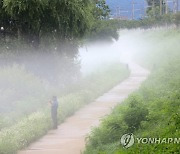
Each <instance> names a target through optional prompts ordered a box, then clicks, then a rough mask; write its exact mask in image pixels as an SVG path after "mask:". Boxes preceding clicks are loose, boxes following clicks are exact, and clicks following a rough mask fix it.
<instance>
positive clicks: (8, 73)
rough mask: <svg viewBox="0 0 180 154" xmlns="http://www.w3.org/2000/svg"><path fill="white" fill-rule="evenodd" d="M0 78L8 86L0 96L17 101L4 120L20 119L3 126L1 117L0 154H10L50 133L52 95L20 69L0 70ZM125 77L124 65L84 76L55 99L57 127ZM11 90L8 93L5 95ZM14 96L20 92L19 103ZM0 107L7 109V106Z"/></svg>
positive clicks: (38, 81) (126, 73)
mask: <svg viewBox="0 0 180 154" xmlns="http://www.w3.org/2000/svg"><path fill="white" fill-rule="evenodd" d="M0 74H1V78H0V79H1V80H0V82H1V84H3V83H9V86H7V85H8V84H5V85H6V88H7V87H8V88H9V89H6V91H5V92H4V96H6V97H4V99H5V100H6V99H7V98H11V97H13V96H14V97H13V98H14V99H15V100H17V101H15V102H13V104H8V106H9V107H10V108H12V109H13V107H16V109H14V111H13V110H11V111H12V112H11V111H9V112H6V115H9V118H7V119H9V121H10V120H11V117H12V115H13V114H14V116H15V117H18V116H20V115H21V116H20V117H21V118H17V120H14V119H13V120H12V122H11V124H7V121H6V118H5V117H4V115H5V113H4V114H2V115H1V121H2V122H1V124H2V125H1V131H0V154H14V153H16V152H17V150H19V149H22V148H24V147H26V146H28V145H29V144H30V143H31V142H33V141H35V140H37V139H38V138H40V137H41V136H42V135H44V134H46V133H47V131H48V130H49V129H51V126H52V124H51V117H50V107H48V99H49V98H48V97H49V95H51V94H52V93H53V91H52V92H51V93H48V92H49V91H46V89H45V88H44V87H43V84H42V82H41V81H40V80H39V79H38V78H37V77H36V76H33V75H32V74H31V73H29V72H27V71H26V70H25V69H23V68H21V67H20V66H13V67H11V68H10V67H9V68H3V69H1V70H0ZM13 74H15V75H13ZM128 75H129V71H128V70H127V69H126V66H125V65H123V64H114V65H109V66H108V67H106V68H103V69H102V70H101V71H96V72H94V73H92V74H90V75H88V76H86V77H85V78H84V79H82V80H81V81H79V82H78V83H77V84H75V85H73V86H71V90H70V91H71V92H68V93H67V92H65V95H63V96H62V94H60V95H59V96H58V98H59V99H58V100H59V112H58V121H59V123H61V122H63V121H64V120H65V119H66V117H68V116H70V115H72V114H74V113H75V111H77V110H78V109H79V108H81V107H82V106H84V105H85V104H87V103H90V102H91V101H93V100H95V99H96V98H97V97H98V96H100V95H101V94H103V93H104V92H106V91H108V90H109V89H111V88H112V87H113V86H114V85H116V84H117V83H119V82H121V81H122V80H124V79H125V78H127V77H128ZM20 81H21V82H20ZM11 85H13V87H14V89H13V88H11ZM11 89H12V91H11V92H8V90H11ZM23 89H24V90H23ZM16 92H18V93H19V92H23V93H24V96H26V97H24V99H22V100H21V102H19V101H18V97H17V96H16V97H15V95H16ZM37 92H38V93H37ZM25 94H26V95H25ZM38 96H39V98H38ZM9 102H11V100H9ZM17 102H19V103H17ZM1 105H2V104H1ZM12 105H13V106H12ZM4 106H5V107H7V109H8V106H6V105H4ZM24 113H25V114H24ZM3 121H4V123H3ZM3 124H4V125H3Z"/></svg>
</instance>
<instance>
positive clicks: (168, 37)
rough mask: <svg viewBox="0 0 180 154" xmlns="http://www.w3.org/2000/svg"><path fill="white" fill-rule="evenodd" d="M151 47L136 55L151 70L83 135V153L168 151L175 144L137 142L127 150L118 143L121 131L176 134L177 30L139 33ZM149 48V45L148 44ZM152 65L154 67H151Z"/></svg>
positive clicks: (179, 96)
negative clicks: (120, 101) (98, 124)
mask: <svg viewBox="0 0 180 154" xmlns="http://www.w3.org/2000/svg"><path fill="white" fill-rule="evenodd" d="M140 37H142V38H146V39H145V40H146V41H149V42H148V43H149V45H150V44H151V48H150V49H148V48H147V50H145V49H144V51H145V52H141V53H140V54H139V55H141V56H142V57H141V58H140V57H136V59H137V61H138V62H139V63H140V64H142V65H143V66H146V67H147V68H149V69H151V71H152V72H151V75H150V76H149V77H148V79H147V80H146V81H145V82H144V83H143V84H142V86H141V87H140V89H139V90H138V91H136V92H135V93H133V94H132V95H131V96H130V97H129V98H128V99H126V100H125V101H124V102H123V103H122V104H121V105H118V106H117V107H116V108H115V109H114V111H113V113H112V114H111V115H109V116H107V117H105V118H104V119H103V120H102V124H101V125H100V126H99V127H97V128H94V129H93V130H92V133H91V134H90V136H89V137H88V138H87V145H86V150H85V152H84V153H85V154H92V153H93V154H126V153H128V154H138V153H140V154H151V153H152V154H170V153H179V152H180V146H179V144H138V143H135V144H134V145H133V146H132V147H130V148H129V149H125V148H123V147H122V145H121V144H120V138H121V136H122V135H123V134H125V133H133V134H134V135H135V137H147V138H148V137H151V138H153V137H154V138H158V137H160V138H179V137H180V69H179V68H180V61H179V59H180V44H179V38H180V32H179V30H160V31H158V30H156V31H152V32H146V33H144V34H143V35H142V36H140ZM148 47H149V46H148ZM154 65H155V67H154Z"/></svg>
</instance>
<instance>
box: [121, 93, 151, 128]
mask: <svg viewBox="0 0 180 154" xmlns="http://www.w3.org/2000/svg"><path fill="white" fill-rule="evenodd" d="M129 101H130V105H129V108H128V109H127V111H126V113H125V114H124V121H125V123H126V124H127V126H128V132H134V131H135V130H138V129H139V128H140V125H141V122H142V121H146V120H147V115H148V109H147V108H146V107H145V106H144V104H143V103H142V100H140V99H139V98H138V97H137V96H133V97H129Z"/></svg>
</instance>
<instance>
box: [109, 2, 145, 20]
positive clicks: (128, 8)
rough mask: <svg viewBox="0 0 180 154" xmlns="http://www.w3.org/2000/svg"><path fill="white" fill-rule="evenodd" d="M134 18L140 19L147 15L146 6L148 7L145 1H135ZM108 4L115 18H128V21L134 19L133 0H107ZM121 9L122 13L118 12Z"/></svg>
mask: <svg viewBox="0 0 180 154" xmlns="http://www.w3.org/2000/svg"><path fill="white" fill-rule="evenodd" d="M134 2H135V4H134V9H135V11H134V14H135V15H134V16H135V19H139V18H141V17H142V16H144V15H145V9H144V6H147V4H146V1H145V0H134ZM106 3H107V4H108V5H109V7H110V9H111V14H112V16H113V17H115V16H121V17H127V18H128V19H131V18H132V8H133V5H132V0H106ZM119 9H120V11H118V10H119Z"/></svg>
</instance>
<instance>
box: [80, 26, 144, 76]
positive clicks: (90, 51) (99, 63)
mask: <svg viewBox="0 0 180 154" xmlns="http://www.w3.org/2000/svg"><path fill="white" fill-rule="evenodd" d="M143 32H144V30H140V29H139V30H122V31H120V32H119V35H120V37H119V39H118V41H115V40H113V42H112V43H102V42H101V43H99V44H98V43H95V44H88V45H86V46H84V47H81V48H80V49H79V59H80V60H81V71H82V73H83V74H84V75H86V74H89V73H91V72H93V71H95V70H97V69H100V68H101V67H104V65H109V64H111V63H116V62H119V63H120V62H121V63H125V64H128V63H130V62H132V61H133V56H134V55H135V54H138V52H139V51H142V50H143V49H144V48H147V42H145V41H144V40H143V39H142V38H141V34H142V33H143Z"/></svg>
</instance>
